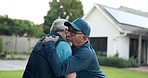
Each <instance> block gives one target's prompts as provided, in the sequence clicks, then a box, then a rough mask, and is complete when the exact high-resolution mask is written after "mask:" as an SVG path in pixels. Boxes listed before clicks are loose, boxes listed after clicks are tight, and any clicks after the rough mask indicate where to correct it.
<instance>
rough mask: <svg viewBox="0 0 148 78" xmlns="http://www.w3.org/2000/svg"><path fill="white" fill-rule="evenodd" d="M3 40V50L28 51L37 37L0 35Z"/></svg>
mask: <svg viewBox="0 0 148 78" xmlns="http://www.w3.org/2000/svg"><path fill="white" fill-rule="evenodd" d="M0 38H2V42H3V51H5V50H10V51H14V52H30V51H31V50H32V49H33V47H34V46H35V44H36V43H37V41H38V40H39V38H29V37H19V36H14V35H13V36H2V35H1V36H0Z"/></svg>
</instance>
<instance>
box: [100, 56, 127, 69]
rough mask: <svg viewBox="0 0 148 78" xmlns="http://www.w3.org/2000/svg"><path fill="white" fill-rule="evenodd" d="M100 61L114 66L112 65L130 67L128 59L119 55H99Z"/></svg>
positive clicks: (102, 63)
mask: <svg viewBox="0 0 148 78" xmlns="http://www.w3.org/2000/svg"><path fill="white" fill-rule="evenodd" d="M98 60H99V63H100V64H101V65H105V66H112V67H120V68H123V67H128V63H127V61H126V60H124V59H122V58H118V57H115V56H114V57H101V56H98Z"/></svg>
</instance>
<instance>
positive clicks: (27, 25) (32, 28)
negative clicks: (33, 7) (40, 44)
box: [0, 15, 44, 37]
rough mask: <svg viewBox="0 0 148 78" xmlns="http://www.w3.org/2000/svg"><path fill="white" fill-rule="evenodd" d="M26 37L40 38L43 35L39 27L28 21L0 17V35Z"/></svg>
mask: <svg viewBox="0 0 148 78" xmlns="http://www.w3.org/2000/svg"><path fill="white" fill-rule="evenodd" d="M25 34H27V35H26V36H28V37H33V36H34V37H42V35H43V34H44V33H43V31H42V30H41V29H40V25H36V24H34V23H33V22H31V21H29V20H21V19H11V18H9V17H8V16H7V15H6V16H0V35H18V36H24V35H25Z"/></svg>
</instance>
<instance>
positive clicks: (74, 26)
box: [64, 22, 80, 31]
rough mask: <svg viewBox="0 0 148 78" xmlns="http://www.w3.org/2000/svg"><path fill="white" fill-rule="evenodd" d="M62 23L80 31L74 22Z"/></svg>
mask: <svg viewBox="0 0 148 78" xmlns="http://www.w3.org/2000/svg"><path fill="white" fill-rule="evenodd" d="M64 25H65V26H67V27H69V26H72V27H73V28H74V29H76V30H78V31H80V29H79V27H78V26H77V25H75V24H74V23H71V22H65V23H64Z"/></svg>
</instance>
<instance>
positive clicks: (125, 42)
mask: <svg viewBox="0 0 148 78" xmlns="http://www.w3.org/2000/svg"><path fill="white" fill-rule="evenodd" d="M129 40H130V39H129V38H128V37H127V36H121V37H117V38H116V42H117V52H118V53H119V57H121V58H124V59H126V60H128V59H129V44H130V43H129V42H130V41H129Z"/></svg>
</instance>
